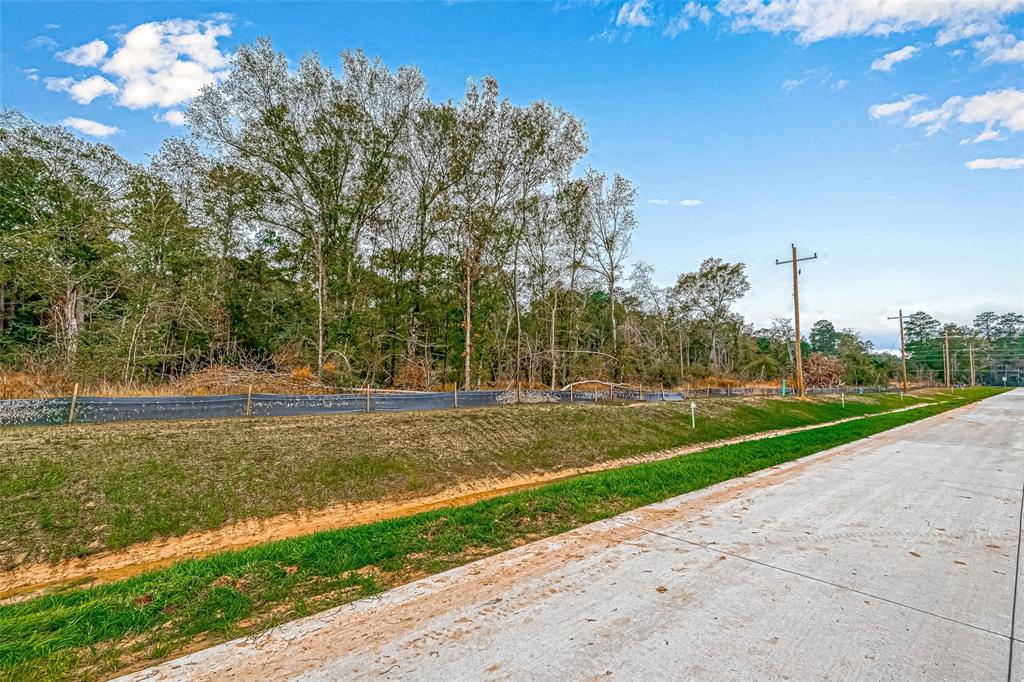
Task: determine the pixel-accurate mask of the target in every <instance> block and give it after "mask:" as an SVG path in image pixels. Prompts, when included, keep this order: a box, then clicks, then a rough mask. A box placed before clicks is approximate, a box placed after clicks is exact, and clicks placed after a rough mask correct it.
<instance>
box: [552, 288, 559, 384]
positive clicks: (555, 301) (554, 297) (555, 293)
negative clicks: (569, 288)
mask: <svg viewBox="0 0 1024 682" xmlns="http://www.w3.org/2000/svg"><path fill="white" fill-rule="evenodd" d="M557 314H558V290H557V289H555V290H553V291H552V292H551V390H552V391H554V390H555V379H556V377H555V374H556V369H557V368H558V353H557V350H556V348H555V316H556V315H557Z"/></svg>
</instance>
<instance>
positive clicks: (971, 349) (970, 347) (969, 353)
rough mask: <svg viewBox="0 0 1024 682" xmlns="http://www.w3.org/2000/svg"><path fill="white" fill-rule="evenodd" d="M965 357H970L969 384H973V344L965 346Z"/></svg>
mask: <svg viewBox="0 0 1024 682" xmlns="http://www.w3.org/2000/svg"><path fill="white" fill-rule="evenodd" d="M967 357H969V358H970V359H971V386H974V384H975V378H974V346H973V345H971V346H968V347H967Z"/></svg>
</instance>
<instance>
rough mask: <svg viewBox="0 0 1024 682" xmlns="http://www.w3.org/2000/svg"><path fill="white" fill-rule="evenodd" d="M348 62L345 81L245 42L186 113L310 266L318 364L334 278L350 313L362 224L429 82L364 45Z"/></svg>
mask: <svg viewBox="0 0 1024 682" xmlns="http://www.w3.org/2000/svg"><path fill="white" fill-rule="evenodd" d="M342 62H343V68H344V74H343V78H342V79H340V80H339V79H338V78H337V77H336V76H335V75H334V73H333V72H332V71H331V70H330V69H328V68H326V67H324V66H323V65H322V64H321V63H320V61H319V59H318V58H317V57H316V55H312V54H307V55H305V56H304V57H303V58H302V60H301V61H300V62H299V65H298V68H297V69H296V70H294V71H292V70H290V69H289V67H288V62H287V60H286V59H285V57H284V56H283V55H281V54H279V53H277V52H275V51H274V49H273V47H272V45H271V44H270V41H268V40H262V39H261V40H259V41H257V42H256V44H255V45H253V46H242V47H240V48H239V50H238V52H237V53H236V55H235V63H234V68H233V69H232V70H231V72H230V74H229V75H228V77H227V78H226V79H225V80H224V81H223V82H222V83H220V84H219V85H217V86H210V87H207V88H204V90H203V92H202V94H201V95H200V96H199V97H197V98H196V99H195V100H193V102H192V104H191V105H190V107H189V109H188V122H189V124H190V127H191V129H192V132H193V134H194V135H195V136H196V138H197V139H198V140H200V141H201V142H203V143H205V144H207V145H209V146H211V147H212V148H213V149H214V151H215V152H216V153H217V154H219V155H220V156H221V157H222V158H223V159H224V160H225V162H226V163H228V164H229V165H231V166H235V167H237V168H239V169H241V170H242V171H243V172H244V173H246V174H248V175H250V176H251V177H253V178H258V186H259V190H260V192H261V194H262V197H263V206H262V212H261V219H262V221H264V222H265V223H266V224H267V225H268V226H270V227H271V228H272V229H274V230H277V231H280V232H281V233H282V234H285V235H288V236H290V237H293V238H294V239H296V240H297V242H298V243H297V244H296V247H297V255H298V256H299V257H300V258H301V259H302V260H303V261H306V260H307V259H308V261H309V262H310V264H311V265H312V273H313V275H314V277H315V284H314V287H313V288H314V290H315V292H316V297H317V335H316V336H317V338H316V353H317V367H318V368H319V367H322V366H323V363H324V357H325V347H326V344H327V337H326V315H327V307H328V295H329V291H330V289H331V287H332V283H333V282H334V281H336V280H337V279H338V278H341V280H342V281H343V282H344V286H342V287H341V290H340V291H341V293H342V297H343V300H342V306H341V312H342V313H345V312H348V311H349V308H348V306H349V304H350V300H348V296H349V295H350V294H351V291H350V287H351V283H352V282H351V281H352V277H353V269H354V264H355V260H356V254H357V247H358V244H359V239H360V237H361V234H362V229H363V228H364V227H365V226H366V225H367V224H368V223H369V222H370V221H371V220H373V219H374V218H375V217H376V216H377V214H378V211H379V210H380V207H381V204H382V203H383V202H384V201H386V195H387V188H388V183H389V180H390V178H391V176H392V174H393V173H394V172H395V167H396V164H397V161H398V153H397V149H396V147H397V144H398V141H399V139H400V137H401V134H402V132H403V130H404V128H405V125H406V122H407V120H408V118H409V117H410V116H411V115H412V112H413V110H414V108H415V107H416V105H417V103H418V102H420V101H421V100H422V99H423V97H424V88H425V84H424V81H423V78H422V76H421V75H420V74H419V72H418V71H416V70H415V69H411V68H403V69H399V70H398V71H397V72H396V73H391V72H389V71H388V70H387V69H386V68H384V67H383V66H382V65H381V63H380V62H379V61H371V60H369V59H368V58H367V57H366V56H365V55H363V53H362V52H359V51H356V52H345V53H343V55H342Z"/></svg>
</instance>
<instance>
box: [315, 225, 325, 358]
mask: <svg viewBox="0 0 1024 682" xmlns="http://www.w3.org/2000/svg"><path fill="white" fill-rule="evenodd" d="M316 271H317V272H316V274H317V285H316V304H317V323H316V371H317V373H319V372H320V371H321V370H323V368H324V304H325V302H326V298H327V266H326V264H325V263H324V241H323V236H322V235H321V236H319V237H318V238H317V242H316Z"/></svg>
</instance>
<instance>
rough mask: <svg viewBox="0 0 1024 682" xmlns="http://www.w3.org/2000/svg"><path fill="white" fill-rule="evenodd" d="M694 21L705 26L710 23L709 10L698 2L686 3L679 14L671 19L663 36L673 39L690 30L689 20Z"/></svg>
mask: <svg viewBox="0 0 1024 682" xmlns="http://www.w3.org/2000/svg"><path fill="white" fill-rule="evenodd" d="M691 19H695V20H697V21H699V22H700V23H702V24H704V25H705V26H707V25H708V24H710V23H711V9H710V8H709V7H707V5H702V4H700V3H698V2H692V1H691V2H688V3H686V4H685V5H684V6H683V8H682V9H681V10H679V13H678V14H676V15H675V16H674V17H672V18H671V19H670V20H669V22H668V26H666V27H665V31H664V35H666V36H668V37H669V38H675V37H676V36H678V35H679V34H680V33H685V32H686V31H689V30H690V20H691Z"/></svg>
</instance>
